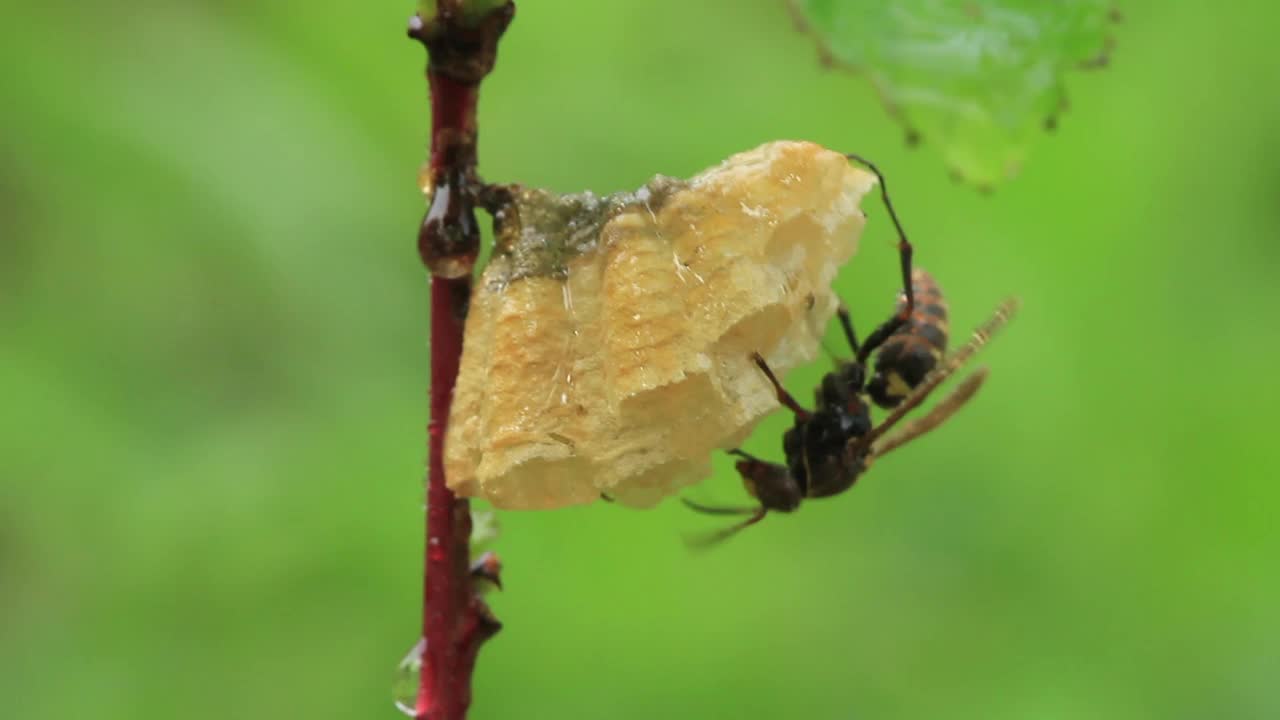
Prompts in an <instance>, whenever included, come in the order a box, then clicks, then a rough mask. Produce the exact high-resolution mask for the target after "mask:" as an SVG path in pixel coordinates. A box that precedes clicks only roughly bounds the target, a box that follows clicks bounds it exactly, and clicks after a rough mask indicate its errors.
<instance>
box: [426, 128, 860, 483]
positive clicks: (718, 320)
mask: <svg viewBox="0 0 1280 720" xmlns="http://www.w3.org/2000/svg"><path fill="white" fill-rule="evenodd" d="M874 182H875V180H874V177H873V176H872V175H870V174H868V173H866V172H864V171H862V170H859V169H857V168H855V167H852V166H850V165H849V163H848V161H847V160H846V158H845V157H844V156H843V155H841V154H839V153H835V152H832V151H829V150H825V149H823V148H821V147H819V146H817V145H813V144H811V143H799V142H777V143H771V144H768V145H764V146H762V147H760V148H757V149H755V150H752V151H749V152H745V153H742V154H739V155H735V156H734V157H732V158H730V159H729V160H727V161H725V162H724V163H722V164H720V165H718V166H716V167H714V168H711V169H709V170H707V171H706V172H704V173H702V174H700V175H698V176H696V177H694V178H692V179H690V180H687V181H683V180H675V179H672V178H666V177H658V178H656V179H655V180H653V181H651V182H650V183H649V184H647V185H645V186H644V187H642V188H640V189H639V190H637V191H635V192H630V193H619V194H614V195H606V196H597V195H593V194H591V193H580V194H576V195H565V196H562V195H555V194H553V193H549V192H546V191H542V190H532V189H519V188H517V189H514V190H513V192H512V195H511V207H510V208H509V210H507V211H502V212H501V217H502V227H501V228H500V229H499V232H498V234H499V235H500V240H501V242H500V243H499V246H498V247H497V249H496V250H495V252H494V256H493V258H492V259H491V261H490V263H489V265H488V266H487V267H486V268H485V270H484V273H483V276H482V278H481V279H480V282H479V283H478V284H477V287H476V290H475V293H474V295H473V297H472V301H471V311H470V315H469V316H468V318H467V326H466V335H465V339H464V346H463V356H462V367H461V372H460V374H459V378H458V384H457V388H456V390H455V395H454V403H453V410H452V414H451V417H450V422H449V435H448V438H447V443H446V450H445V452H446V476H447V477H448V480H449V485H450V487H452V488H453V489H454V490H455V491H457V492H459V493H460V494H462V495H465V496H472V497H486V498H488V499H489V500H491V501H492V502H493V503H494V504H495V505H497V506H499V507H506V508H553V507H561V506H565V505H572V504H578V503H588V502H592V501H594V500H596V499H598V498H599V497H600V496H601V494H602V493H603V494H607V495H608V496H610V497H611V498H615V499H617V500H618V501H619V502H622V503H625V504H629V505H637V506H647V505H652V504H654V503H656V502H658V501H659V500H661V499H662V498H663V497H665V496H667V495H670V494H672V493H673V492H675V491H676V490H678V489H679V488H681V487H683V486H685V485H688V484H690V483H693V482H696V481H697V480H700V479H701V478H703V477H706V476H707V475H709V474H710V456H711V452H712V451H713V450H715V449H717V448H729V447H734V446H735V445H737V444H738V443H740V442H741V441H742V440H743V439H744V438H746V436H747V435H748V434H749V433H750V431H751V429H752V427H753V426H754V425H755V423H756V421H758V420H759V419H760V418H762V417H764V416H765V415H767V414H768V413H770V412H772V411H773V410H774V409H776V407H777V402H776V399H775V397H774V394H773V391H772V389H771V388H770V386H769V384H768V383H767V382H766V381H764V380H763V379H762V378H761V377H760V374H759V371H758V370H757V369H756V367H755V366H754V365H753V364H752V360H751V354H752V353H753V352H759V353H760V354H761V355H763V356H764V358H766V359H767V360H768V363H769V365H770V366H772V367H774V368H776V369H778V370H779V371H785V370H786V369H788V368H792V367H795V366H796V365H798V364H800V363H803V362H807V361H809V360H811V359H813V358H814V357H815V355H816V354H817V350H818V343H819V339H820V338H821V336H822V334H823V331H824V329H825V327H826V324H827V322H828V320H830V318H831V316H832V314H833V313H834V310H835V307H836V300H835V298H834V297H833V296H832V293H831V281H832V280H833V278H834V277H835V275H836V272H837V270H838V269H839V267H840V265H841V264H842V263H844V262H845V261H846V260H848V259H849V257H850V256H852V254H853V252H854V250H855V248H856V243H857V238H858V235H859V233H860V232H861V229H862V226H863V223H864V216H863V214H862V212H861V211H860V210H859V207H858V206H859V202H860V200H861V198H862V196H863V195H864V194H865V193H866V192H867V191H868V190H870V189H871V187H872V186H873V184H874Z"/></svg>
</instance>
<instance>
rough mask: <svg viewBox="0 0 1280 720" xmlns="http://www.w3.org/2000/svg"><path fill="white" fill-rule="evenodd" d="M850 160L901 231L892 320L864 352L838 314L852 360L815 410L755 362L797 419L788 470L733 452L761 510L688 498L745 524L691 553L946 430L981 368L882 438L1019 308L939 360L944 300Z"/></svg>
mask: <svg viewBox="0 0 1280 720" xmlns="http://www.w3.org/2000/svg"><path fill="white" fill-rule="evenodd" d="M849 158H850V159H852V160H856V161H858V162H861V163H862V164H864V165H866V166H867V167H868V168H870V169H871V171H872V172H873V173H875V174H876V176H877V178H878V179H879V181H880V191H881V197H882V198H883V200H884V204H885V207H886V209H887V210H888V213H889V217H890V219H891V220H892V221H893V225H894V227H895V229H896V230H897V234H898V240H899V241H898V251H899V259H900V264H901V270H902V281H903V289H902V291H901V293H900V294H899V298H898V302H897V306H896V307H895V308H894V313H893V315H891V316H890V318H889V319H888V320H886V321H885V322H884V323H883V324H881V325H880V326H878V327H877V328H876V329H875V330H874V331H873V332H872V333H871V334H870V335H868V336H867V338H866V341H865V342H863V343H859V342H858V336H857V333H856V331H855V329H854V326H853V321H852V319H851V317H850V315H849V312H848V310H847V309H846V308H844V307H843V306H842V307H841V308H840V310H839V313H838V316H839V319H840V325H841V328H842V330H843V331H844V335H845V339H846V340H847V341H848V343H849V346H850V348H851V349H852V351H853V358H852V359H851V360H848V361H842V362H840V363H839V364H838V365H837V367H836V369H835V370H833V371H832V372H830V373H827V374H826V375H825V376H824V377H823V378H822V382H821V384H819V386H818V388H817V389H816V391H815V392H814V405H815V408H814V409H813V410H809V409H806V408H805V407H803V406H802V405H801V404H800V403H799V402H797V401H796V399H795V398H794V397H792V396H791V394H790V393H788V392H787V390H786V389H785V388H784V387H782V383H780V382H779V381H778V378H777V376H775V375H774V373H773V371H772V370H771V369H770V368H769V365H768V364H767V363H766V362H765V360H764V358H763V357H762V356H761V355H760V354H759V353H754V354H753V355H752V360H753V361H754V362H755V364H756V366H757V367H758V368H760V372H761V373H763V374H764V377H765V378H766V379H767V380H768V381H769V383H770V384H771V385H773V389H774V391H775V393H776V394H777V398H778V402H779V403H781V404H782V405H783V406H785V407H787V408H788V409H790V410H791V412H792V413H793V415H794V416H795V422H794V424H793V426H792V427H791V429H790V430H788V431H787V433H786V434H785V435H784V436H783V438H782V448H783V452H784V453H785V454H786V458H787V460H786V464H785V465H783V464H778V463H772V462H767V461H765V460H761V459H760V458H757V457H754V456H752V455H749V454H748V453H746V452H743V451H742V450H740V449H735V450H730V451H729V452H730V453H731V454H733V455H735V456H737V457H738V458H739V460H738V462H737V463H735V468H736V469H737V471H738V474H739V475H740V476H741V477H742V481H743V485H744V486H745V487H746V490H747V493H748V494H749V495H751V496H752V497H753V498H755V499H756V500H757V501H758V502H759V505H758V506H757V507H751V508H729V507H713V506H706V505H701V504H699V503H695V502H693V501H691V500H688V499H687V498H685V499H684V503H685V505H687V506H688V507H690V508H691V509H693V510H696V511H698V512H701V513H705V514H710V515H746V516H748V517H747V518H746V519H745V520H743V521H742V522H740V523H737V524H735V525H731V526H729V527H727V528H724V529H722V530H719V531H716V532H714V533H713V534H711V535H707V536H704V537H701V538H697V539H694V540H693V541H692V542H691V544H692V545H694V546H695V547H699V546H707V545H710V544H714V543H716V542H719V541H720V540H723V539H725V538H727V537H729V536H731V535H733V534H734V533H736V532H738V531H740V530H742V529H743V528H746V527H749V526H751V525H754V524H755V523H757V522H759V521H761V520H763V519H764V517H765V516H766V515H767V514H768V513H769V512H782V513H789V512H793V511H794V510H796V509H797V508H798V507H800V503H801V501H803V500H805V499H809V498H821V497H829V496H832V495H838V494H840V493H842V492H844V491H846V490H848V489H849V488H851V487H853V485H854V483H856V482H857V481H858V478H859V477H861V476H862V474H863V473H864V472H866V471H867V469H868V468H870V467H871V465H872V463H873V462H874V461H875V460H877V459H878V458H880V457H883V456H884V455H887V454H889V453H890V452H892V451H894V450H896V449H897V448H900V447H902V446H903V445H906V444H907V443H909V442H911V441H912V440H915V439H917V438H919V437H921V436H923V435H924V434H926V433H928V432H929V431H931V430H933V429H935V428H937V427H938V426H940V425H942V424H943V423H945V422H946V421H947V420H948V419H950V418H951V416H952V415H954V414H955V412H956V411H957V410H959V409H960V408H961V407H963V406H964V405H965V404H966V403H968V402H969V400H971V399H972V398H973V396H974V395H975V394H976V393H977V392H978V390H979V388H981V387H982V384H983V382H985V381H986V378H987V369H986V368H980V369H978V370H976V371H975V372H973V373H972V374H970V375H968V376H967V377H965V379H964V380H963V381H961V383H960V384H959V385H958V386H956V388H955V389H954V390H953V391H952V392H951V393H950V394H949V395H947V396H946V397H945V398H944V399H943V400H942V401H941V402H939V403H938V404H937V405H935V406H934V407H933V408H932V409H931V410H930V411H929V412H928V413H926V414H925V415H923V416H920V417H919V418H916V419H913V420H911V421H910V422H908V423H907V424H906V425H904V426H903V427H902V428H901V429H900V430H899V431H898V432H897V433H896V434H894V435H891V436H889V437H885V436H886V434H887V433H888V432H889V431H891V430H893V428H894V427H896V426H897V425H898V424H899V423H901V422H902V421H903V419H904V418H906V416H907V415H908V413H910V412H911V411H912V410H914V409H915V408H917V407H919V406H920V405H921V404H922V403H923V402H924V401H925V400H927V399H928V398H929V396H930V395H931V394H932V393H933V392H934V390H936V389H937V388H938V386H939V385H941V384H942V383H943V381H945V380H946V379H947V378H948V377H950V376H951V375H952V374H953V373H955V372H956V371H957V370H958V369H960V368H961V367H963V366H964V365H965V363H967V362H968V361H969V360H971V359H972V358H973V356H974V355H975V354H976V353H977V352H978V351H979V350H980V349H982V347H983V346H985V345H986V344H987V342H988V341H990V339H991V337H992V336H993V335H994V334H995V333H996V332H997V331H999V330H1000V328H1002V327H1003V326H1004V325H1005V324H1006V323H1007V322H1008V321H1009V319H1010V318H1011V317H1012V316H1013V315H1014V313H1015V312H1016V311H1017V309H1018V300H1017V299H1016V298H1009V299H1007V300H1005V301H1004V302H1003V303H1001V304H1000V306H999V307H998V308H997V309H996V312H995V314H994V315H993V316H992V317H991V318H990V319H989V320H987V321H986V322H985V323H983V324H982V325H981V326H979V327H978V328H977V329H976V330H975V331H974V332H973V336H972V337H971V338H970V339H969V341H968V342H967V343H966V344H965V345H964V346H962V347H961V348H960V349H959V350H957V351H956V352H954V353H952V354H951V355H944V352H945V350H946V345H947V339H948V325H947V321H948V318H947V306H946V303H945V300H944V299H943V296H942V291H941V290H940V289H939V287H938V285H937V283H936V282H934V280H933V278H932V276H930V275H929V274H928V273H927V272H925V271H924V270H913V269H912V265H911V260H912V246H911V244H910V242H908V240H907V237H906V232H905V231H904V230H903V228H902V224H901V223H900V222H899V220H898V217H897V214H896V213H895V212H894V208H893V205H892V203H891V202H890V200H889V195H888V190H887V188H886V185H885V181H884V176H883V175H882V174H881V173H880V171H879V170H878V169H877V168H876V167H875V166H874V165H872V164H871V163H868V162H866V161H865V160H863V159H862V158H859V157H857V156H853V155H850V156H849ZM917 298H918V299H919V302H918V303H917ZM873 356H874V359H875V365H874V370H873V372H872V373H871V374H870V376H868V361H869V360H870V359H872V357H873ZM873 403H874V404H876V405H879V406H880V407H882V408H885V409H889V410H890V412H889V414H888V415H887V416H886V417H885V418H884V419H883V420H882V421H881V422H880V423H879V424H874V423H873V422H872V418H871V404H873Z"/></svg>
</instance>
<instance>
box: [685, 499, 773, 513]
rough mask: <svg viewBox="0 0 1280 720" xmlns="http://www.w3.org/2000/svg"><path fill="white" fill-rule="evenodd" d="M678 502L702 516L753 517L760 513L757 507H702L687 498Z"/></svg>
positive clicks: (700, 504)
mask: <svg viewBox="0 0 1280 720" xmlns="http://www.w3.org/2000/svg"><path fill="white" fill-rule="evenodd" d="M680 502H682V503H684V506H685V507H687V508H689V509H690V510H692V511H694V512H699V513H702V514H703V515H754V514H756V513H758V512H760V508H758V507H726V506H715V505H703V504H702V503H696V502H694V501H692V500H690V499H689V498H680Z"/></svg>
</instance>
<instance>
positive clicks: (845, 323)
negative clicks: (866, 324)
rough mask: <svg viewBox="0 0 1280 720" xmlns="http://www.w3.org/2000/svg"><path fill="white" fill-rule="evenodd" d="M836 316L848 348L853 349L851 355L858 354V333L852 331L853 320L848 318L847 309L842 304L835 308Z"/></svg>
mask: <svg viewBox="0 0 1280 720" xmlns="http://www.w3.org/2000/svg"><path fill="white" fill-rule="evenodd" d="M836 315H838V316H839V317H840V327H841V328H843V329H844V339H845V340H848V341H849V347H850V348H852V349H853V354H854V355H857V354H858V333H856V332H854V330H853V318H852V317H850V316H849V308H848V307H846V306H845V304H844V303H843V302H842V303H840V305H839V306H838V307H837V308H836Z"/></svg>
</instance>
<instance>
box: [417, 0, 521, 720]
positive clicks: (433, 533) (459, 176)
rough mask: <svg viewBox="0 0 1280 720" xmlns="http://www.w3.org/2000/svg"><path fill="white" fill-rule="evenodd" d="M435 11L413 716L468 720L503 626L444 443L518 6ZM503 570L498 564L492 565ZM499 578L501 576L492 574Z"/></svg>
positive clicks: (427, 38) (444, 6) (430, 38)
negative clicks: (478, 662) (495, 101)
mask: <svg viewBox="0 0 1280 720" xmlns="http://www.w3.org/2000/svg"><path fill="white" fill-rule="evenodd" d="M438 8H439V9H438V11H437V17H435V18H432V19H430V20H428V21H427V22H425V23H424V22H422V21H421V19H419V18H415V22H413V23H411V24H410V32H409V34H410V36H411V37H414V38H416V39H419V40H421V41H422V42H423V44H424V45H425V46H426V47H427V52H428V57H429V63H428V69H427V79H428V84H429V87H430V93H431V156H430V163H429V171H430V183H431V187H432V193H431V203H430V205H431V206H430V208H429V209H428V210H427V214H426V217H424V218H423V222H422V226H421V228H420V230H419V235H418V250H419V254H420V255H421V257H422V259H423V262H424V263H425V264H426V265H427V268H428V269H429V270H430V271H431V419H430V423H429V425H428V435H429V441H428V470H427V522H426V526H427V528H426V553H425V554H426V561H425V569H424V575H423V592H422V597H423V605H422V635H423V638H424V639H425V640H426V647H425V649H424V651H423V658H422V666H421V674H420V676H419V682H418V697H417V702H416V704H415V708H414V716H415V718H417V719H418V720H428V718H429V719H430V720H463V718H465V717H466V713H467V707H468V706H469V705H470V704H471V673H472V669H473V668H474V666H475V659H476V654H477V652H478V651H479V648H480V645H481V643H483V642H484V641H485V640H486V639H488V638H489V637H491V636H492V635H493V634H494V633H496V632H497V631H498V629H499V628H500V627H501V625H500V624H499V623H498V621H497V620H496V619H495V618H494V617H493V615H492V614H491V613H490V612H489V609H488V607H487V606H486V605H485V603H484V601H483V600H481V599H480V597H479V595H478V594H477V593H476V590H475V587H474V582H473V579H472V573H471V569H470V537H471V513H470V507H469V503H468V502H467V500H465V499H462V498H458V497H456V496H455V495H454V494H453V492H451V491H450V490H449V487H448V485H447V484H446V483H445V474H444V441H445V436H446V434H447V430H448V422H449V408H450V405H451V404H452V401H453V388H454V384H455V383H456V381H457V377H458V365H459V362H460V360H461V358H462V338H463V324H464V323H463V318H464V317H465V315H466V307H467V302H468V300H469V298H470V294H471V268H472V264H473V263H474V262H475V257H476V254H477V252H478V249H479V239H480V235H479V230H478V228H477V226H476V223H475V212H474V208H473V205H474V199H473V198H472V191H471V186H472V185H473V184H474V181H475V164H476V104H477V101H478V99H479V88H480V81H481V80H482V79H483V78H484V76H485V75H486V74H487V73H488V72H489V70H490V69H491V68H492V67H493V61H494V58H495V56H496V52H497V42H498V38H499V37H501V35H502V32H503V30H505V29H506V26H507V23H508V22H509V21H510V19H511V14H512V12H513V11H514V6H512V5H510V4H508V5H507V6H506V7H504V8H501V9H500V10H498V11H495V12H493V13H491V14H490V15H489V16H488V17H487V18H485V19H483V20H482V21H480V22H479V23H472V24H470V25H468V24H467V23H466V22H465V20H464V18H463V17H462V15H461V13H460V12H459V9H458V6H457V3H456V1H455V2H454V3H447V2H444V1H442V2H439V3H438ZM494 572H495V573H496V571H494ZM489 577H490V579H491V580H494V581H496V574H494V575H491V576H489Z"/></svg>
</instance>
